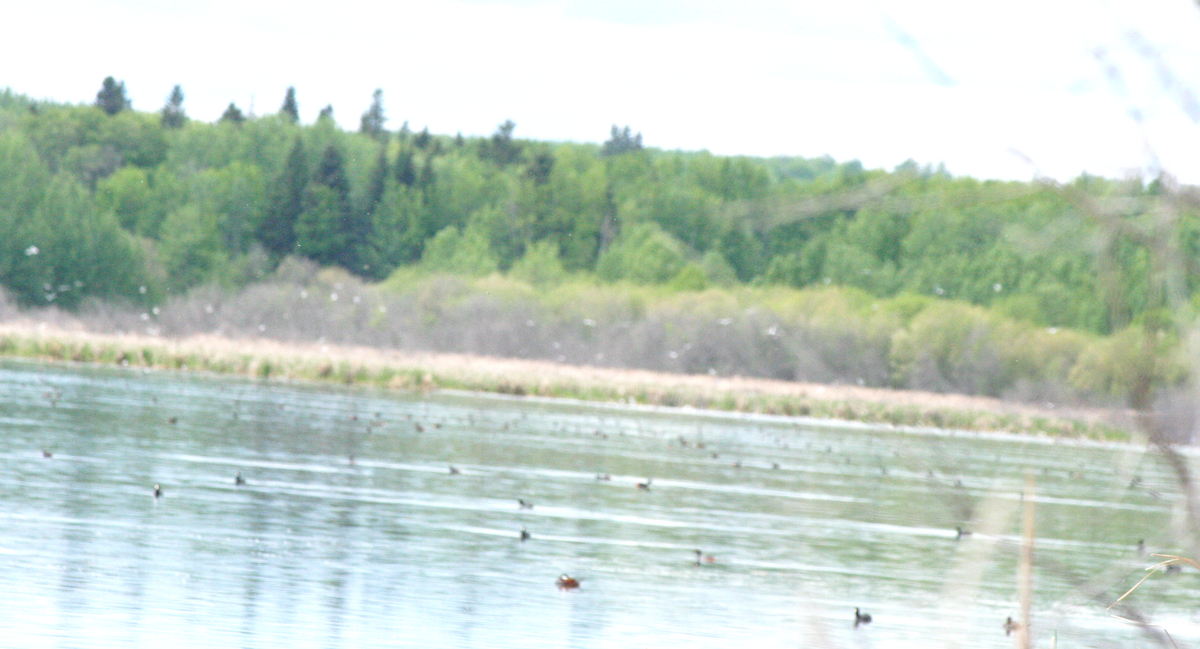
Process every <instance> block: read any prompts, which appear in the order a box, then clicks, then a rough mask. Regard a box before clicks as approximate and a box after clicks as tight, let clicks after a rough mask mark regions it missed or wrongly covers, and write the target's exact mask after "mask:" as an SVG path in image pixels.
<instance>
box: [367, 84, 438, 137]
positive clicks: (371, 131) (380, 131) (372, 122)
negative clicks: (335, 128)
mask: <svg viewBox="0 0 1200 649" xmlns="http://www.w3.org/2000/svg"><path fill="white" fill-rule="evenodd" d="M386 123H387V117H386V116H384V114H383V91H382V90H379V89H376V90H375V92H374V93H373V94H372V95H371V107H370V108H368V109H367V111H366V112H365V113H363V114H362V120H361V123H360V125H359V127H358V132H359V133H362V134H363V135H366V136H368V137H372V138H375V139H376V140H386V139H387V135H388V132H387V129H386V128H384V124H386ZM426 135H428V132H426Z"/></svg>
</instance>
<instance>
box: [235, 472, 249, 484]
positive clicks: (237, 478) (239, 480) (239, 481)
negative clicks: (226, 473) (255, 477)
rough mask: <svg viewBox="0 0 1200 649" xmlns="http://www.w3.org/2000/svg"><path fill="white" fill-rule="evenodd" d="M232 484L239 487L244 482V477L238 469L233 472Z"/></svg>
mask: <svg viewBox="0 0 1200 649" xmlns="http://www.w3.org/2000/svg"><path fill="white" fill-rule="evenodd" d="M233 484H235V485H237V486H239V487H240V486H242V485H244V484H246V479H245V478H243V477H242V472H241V471H238V472H237V473H235V474H233Z"/></svg>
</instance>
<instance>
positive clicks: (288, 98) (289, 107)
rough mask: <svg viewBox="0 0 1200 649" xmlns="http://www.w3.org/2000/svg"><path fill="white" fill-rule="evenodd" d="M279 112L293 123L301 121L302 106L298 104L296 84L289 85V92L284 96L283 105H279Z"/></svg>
mask: <svg viewBox="0 0 1200 649" xmlns="http://www.w3.org/2000/svg"><path fill="white" fill-rule="evenodd" d="M279 114H280V115H283V116H284V117H285V118H287V119H288V120H289V121H291V122H292V123H293V124H295V123H297V122H299V121H300V107H299V106H297V105H296V88H295V87H294V86H288V89H287V94H286V95H284V97H283V105H282V106H280V107H279Z"/></svg>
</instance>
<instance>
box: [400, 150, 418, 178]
mask: <svg viewBox="0 0 1200 649" xmlns="http://www.w3.org/2000/svg"><path fill="white" fill-rule="evenodd" d="M395 177H396V182H398V183H400V184H401V185H404V186H405V187H412V186H413V185H415V184H416V182H417V166H416V165H415V164H413V152H412V149H409V148H408V147H405V148H402V149H400V155H399V156H397V157H396V167H395Z"/></svg>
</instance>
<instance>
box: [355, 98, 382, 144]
mask: <svg viewBox="0 0 1200 649" xmlns="http://www.w3.org/2000/svg"><path fill="white" fill-rule="evenodd" d="M385 123H387V117H386V116H384V114H383V90H381V89H379V88H376V89H375V92H374V93H372V94H371V107H370V108H368V109H367V112H365V113H363V114H362V121H361V122H360V124H359V127H358V131H359V132H360V133H363V134H365V135H369V136H371V137H373V138H375V139H377V140H380V139H385V138H386V137H387V129H385V128H384V127H383V125H384V124H385Z"/></svg>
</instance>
